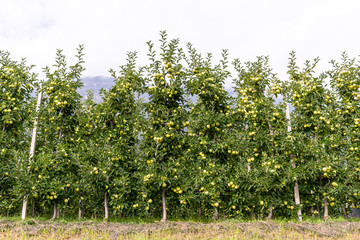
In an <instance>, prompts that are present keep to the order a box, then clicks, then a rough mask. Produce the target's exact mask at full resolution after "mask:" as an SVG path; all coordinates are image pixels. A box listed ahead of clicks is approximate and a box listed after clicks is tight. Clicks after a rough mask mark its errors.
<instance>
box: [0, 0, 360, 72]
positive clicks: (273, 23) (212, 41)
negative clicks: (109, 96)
mask: <svg viewBox="0 0 360 240" xmlns="http://www.w3.org/2000/svg"><path fill="white" fill-rule="evenodd" d="M359 7H360V4H359V3H358V1H356V0H316V1H315V0H312V1H310V0H303V1H293V0H273V1H267V0H253V1H239V0H238V1H236V0H233V1H230V0H223V1H212V0H208V1H205V0H197V1H195V0H191V1H190V0H183V1H171V0H167V1H165V0H152V1H150V0H132V1H121V0H104V1H95V0H93V1H92V0H71V1H70V0H42V1H41V0H33V1H28V0H3V1H2V2H1V7H0V49H2V50H7V51H10V52H11V54H12V55H13V56H14V57H15V58H17V59H20V57H26V58H27V59H28V62H29V63H32V64H36V65H37V66H38V67H37V68H36V70H37V71H41V67H44V66H45V65H51V64H52V63H53V60H54V57H55V52H56V49H57V48H59V49H64V50H65V51H64V52H65V54H66V55H67V56H68V60H69V62H72V60H73V56H74V54H75V48H76V47H77V45H78V44H85V54H86V57H85V61H86V64H85V66H86V68H87V70H86V72H85V75H86V76H96V75H108V69H109V68H116V67H117V66H119V65H121V64H122V63H124V58H125V53H126V52H127V51H132V50H137V51H139V54H140V56H141V58H140V61H144V59H145V56H146V53H147V52H146V51H147V47H146V44H145V42H146V41H148V40H153V41H154V42H156V41H157V39H158V35H159V31H160V30H167V31H168V33H169V37H170V38H180V40H181V41H182V44H183V46H185V43H186V42H188V41H190V42H192V43H193V44H194V46H195V47H196V48H198V49H199V50H200V51H202V52H214V54H215V56H219V54H220V52H221V49H223V48H227V49H229V50H230V54H231V57H239V58H240V59H241V60H242V61H247V60H254V59H255V57H256V56H257V55H270V59H271V64H272V65H273V67H274V70H275V71H276V72H279V73H280V76H281V77H286V74H285V72H286V66H287V58H288V53H289V52H290V51H291V50H296V51H297V53H298V57H299V62H303V61H304V60H305V59H308V58H310V59H312V58H314V57H316V56H320V57H321V59H323V60H322V62H321V64H320V66H319V69H325V67H327V66H328V64H327V62H328V61H329V60H330V59H332V58H338V57H339V56H340V53H341V51H344V50H346V51H348V52H349V53H350V55H354V56H355V55H357V54H359V53H360V45H359V44H358V42H359V40H360V32H359V31H358V30H357V28H358V27H357V24H358V22H360V21H359V20H360V15H359V14H358V10H359Z"/></svg>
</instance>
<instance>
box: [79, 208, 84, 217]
mask: <svg viewBox="0 0 360 240" xmlns="http://www.w3.org/2000/svg"><path fill="white" fill-rule="evenodd" d="M83 215H84V214H83V210H82V209H81V207H79V214H78V218H79V219H81V218H83Z"/></svg>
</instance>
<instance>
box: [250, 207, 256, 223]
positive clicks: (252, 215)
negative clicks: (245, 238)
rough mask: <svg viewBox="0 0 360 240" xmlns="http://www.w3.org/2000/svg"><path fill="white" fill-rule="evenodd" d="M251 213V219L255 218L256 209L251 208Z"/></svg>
mask: <svg viewBox="0 0 360 240" xmlns="http://www.w3.org/2000/svg"><path fill="white" fill-rule="evenodd" d="M250 214H251V220H253V221H254V220H255V214H254V209H252V208H251V209H250Z"/></svg>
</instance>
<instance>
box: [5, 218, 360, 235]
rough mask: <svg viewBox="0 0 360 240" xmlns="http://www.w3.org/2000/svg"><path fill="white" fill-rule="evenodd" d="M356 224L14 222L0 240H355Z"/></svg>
mask: <svg viewBox="0 0 360 240" xmlns="http://www.w3.org/2000/svg"><path fill="white" fill-rule="evenodd" d="M359 236H360V222H359V219H356V220H355V219H351V220H348V219H343V218H336V219H330V220H328V221H326V222H324V221H322V220H320V219H305V221H303V222H301V223H300V222H297V221H296V220H291V219H290V220H289V219H275V220H272V221H245V220H243V219H227V220H221V221H218V222H212V221H210V220H207V221H203V220H200V221H199V220H197V219H193V220H191V221H184V220H182V219H173V220H171V221H168V222H167V223H160V222H159V219H147V218H135V217H134V218H125V219H116V218H114V219H111V221H110V222H103V221H102V219H97V220H89V219H84V220H81V221H79V220H78V219H75V218H60V219H57V220H55V221H48V219H45V218H29V219H27V220H25V221H21V220H20V218H19V217H10V218H0V240H3V239H9V240H10V239H11V240H13V239H20V240H22V239H46V240H52V239H54V240H55V239H56V240H58V239H70V240H73V239H109V240H110V239H111V240H113V239H135V240H137V239H139V240H140V239H172V240H177V239H179V240H180V239H181V240H182V239H185V240H186V239H189V240H190V239H199V240H205V239H222V240H227V239H321V240H323V239H349V240H355V239H360V237H359Z"/></svg>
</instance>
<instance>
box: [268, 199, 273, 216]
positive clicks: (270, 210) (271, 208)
mask: <svg viewBox="0 0 360 240" xmlns="http://www.w3.org/2000/svg"><path fill="white" fill-rule="evenodd" d="M272 217H273V207H272V204H271V203H270V204H269V215H268V216H267V219H269V220H271V219H272Z"/></svg>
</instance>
